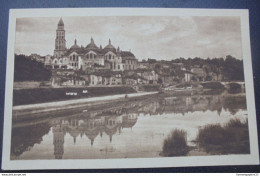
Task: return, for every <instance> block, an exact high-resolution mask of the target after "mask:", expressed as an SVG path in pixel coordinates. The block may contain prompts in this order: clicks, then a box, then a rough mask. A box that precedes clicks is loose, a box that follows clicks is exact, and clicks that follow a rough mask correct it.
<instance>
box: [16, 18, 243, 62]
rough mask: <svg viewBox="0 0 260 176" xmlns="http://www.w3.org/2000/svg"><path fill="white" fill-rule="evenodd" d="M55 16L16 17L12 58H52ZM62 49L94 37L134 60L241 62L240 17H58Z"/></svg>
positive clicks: (100, 42) (84, 42)
mask: <svg viewBox="0 0 260 176" xmlns="http://www.w3.org/2000/svg"><path fill="white" fill-rule="evenodd" d="M59 19H60V17H53V18H18V19H17V23H16V40H15V53H16V54H25V55H30V54H31V53H37V54H40V55H42V56H44V55H47V54H51V55H53V50H54V41H55V35H56V28H57V24H58V22H59ZM62 19H63V22H64V24H65V30H66V41H67V44H66V46H67V48H70V47H71V46H72V45H73V44H74V40H75V37H76V39H77V41H78V42H77V43H78V45H79V46H81V45H83V46H86V45H87V44H88V43H90V38H91V37H93V39H94V41H95V43H96V45H97V46H100V45H102V47H105V46H106V45H107V44H108V40H109V38H110V39H111V42H112V45H114V46H115V47H116V48H117V47H118V46H119V47H120V49H121V50H125V51H129V50H131V51H132V52H133V54H134V55H135V56H136V58H137V59H138V60H142V59H147V58H153V59H158V60H161V59H164V60H172V59H176V58H179V57H184V58H188V57H191V58H194V57H201V58H208V57H209V58H214V57H225V56H226V55H232V56H234V57H236V58H237V59H242V46H241V27H240V18H239V17H173V16H168V17H138V16H133V17H126V16H125V17H122V16H121V17H62Z"/></svg>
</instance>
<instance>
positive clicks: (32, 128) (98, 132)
mask: <svg viewBox="0 0 260 176" xmlns="http://www.w3.org/2000/svg"><path fill="white" fill-rule="evenodd" d="M241 109H242V110H245V109H246V97H245V96H244V95H242V96H241V95H232V96H230V95H229V94H226V93H222V94H220V95H193V96H179V97H175V96H165V95H157V96H154V97H153V96H151V97H149V98H145V99H142V100H134V101H126V102H123V103H118V104H111V106H108V107H104V106H102V107H100V108H96V109H95V110H89V111H86V112H85V111H83V110H81V111H80V112H79V111H78V112H77V111H76V110H74V111H70V112H68V113H67V114H66V116H64V115H63V116H61V117H56V116H55V119H56V120H51V121H49V122H48V123H40V124H38V125H31V124H30V125H27V126H26V125H25V126H22V127H14V126H13V128H12V140H11V156H12V157H13V158H14V159H15V158H17V157H19V156H20V155H21V154H22V153H24V152H25V151H28V150H31V148H33V146H34V144H36V143H38V144H40V143H41V141H42V138H43V136H44V135H46V134H48V132H49V130H50V129H51V132H52V133H53V146H54V156H55V158H56V159H62V157H63V154H64V143H65V142H66V141H65V136H66V134H69V136H71V141H72V143H74V144H76V143H77V140H78V138H81V137H83V136H86V137H87V139H88V140H89V145H90V146H93V145H95V140H96V139H97V137H98V136H100V137H101V138H102V137H103V136H104V135H107V136H108V137H109V142H110V143H112V142H113V140H116V139H113V138H115V137H114V136H115V135H120V134H122V133H124V129H126V128H129V129H132V128H133V127H134V126H135V125H136V123H137V120H138V117H139V116H140V114H142V115H149V116H152V115H162V114H173V116H174V114H177V113H181V114H183V115H185V114H186V113H189V112H195V111H202V112H204V111H208V110H209V111H212V112H213V111H215V112H217V114H218V115H219V116H220V114H221V112H222V111H228V112H230V113H231V114H232V115H235V114H236V113H237V112H238V111H239V110H241ZM75 112H76V113H75ZM46 118H47V117H46ZM57 119H58V120H57ZM103 139H106V138H103Z"/></svg>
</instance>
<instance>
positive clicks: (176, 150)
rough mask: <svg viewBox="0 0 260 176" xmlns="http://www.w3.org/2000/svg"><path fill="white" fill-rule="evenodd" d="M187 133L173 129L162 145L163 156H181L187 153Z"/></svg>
mask: <svg viewBox="0 0 260 176" xmlns="http://www.w3.org/2000/svg"><path fill="white" fill-rule="evenodd" d="M186 137H187V132H186V131H183V130H179V129H175V130H173V131H172V132H171V134H170V135H169V136H168V137H167V138H166V139H165V140H164V143H163V151H162V153H161V154H162V155H163V156H183V155H186V154H187V153H188V152H189V147H188V145H187V140H186Z"/></svg>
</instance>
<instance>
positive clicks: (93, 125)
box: [52, 111, 138, 159]
mask: <svg viewBox="0 0 260 176" xmlns="http://www.w3.org/2000/svg"><path fill="white" fill-rule="evenodd" d="M121 112H122V111H117V112H114V115H112V114H111V112H103V113H106V114H107V116H100V115H98V114H96V115H97V116H95V117H93V113H91V114H86V118H84V119H67V120H53V121H52V133H53V145H54V156H55V159H62V156H63V153H64V137H65V135H66V133H68V134H69V135H70V136H71V137H72V138H73V142H74V144H76V142H77V138H78V137H83V136H86V137H87V138H88V139H89V141H90V145H91V146H93V144H94V141H95V139H96V137H97V136H98V135H100V137H101V138H102V136H103V134H104V133H105V134H106V135H107V136H109V141H110V143H111V142H112V140H113V136H114V135H115V134H116V133H118V134H119V135H120V134H121V133H122V130H123V129H124V128H132V127H133V126H134V125H135V124H136V122H137V119H138V114H136V113H129V114H125V113H124V114H121V115H118V113H121ZM108 114H110V115H108ZM89 116H91V117H92V118H89ZM81 117H83V116H81Z"/></svg>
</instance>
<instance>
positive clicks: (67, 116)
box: [11, 92, 250, 160]
mask: <svg viewBox="0 0 260 176" xmlns="http://www.w3.org/2000/svg"><path fill="white" fill-rule="evenodd" d="M43 115H44V116H45V118H42V117H41V118H40V119H38V120H34V121H19V122H15V121H13V127H12V139H11V159H12V160H34V159H105V158H150V157H164V156H175V155H176V157H177V156H183V155H184V156H195V155H212V154H232V153H233V154H234V153H235V154H242V153H249V152H250V151H249V138H248V126H247V124H246V120H247V110H246V98H245V94H243V93H237V94H229V93H227V92H222V93H221V94H218V95H193V96H177V97H175V96H169V95H165V94H158V95H151V96H148V97H145V98H143V99H141V100H140V99H138V100H131V101H125V102H120V103H118V104H116V103H115V104H108V105H100V106H98V107H95V108H93V109H91V108H90V109H82V108H79V109H73V110H70V111H57V112H52V113H47V114H41V116H43ZM36 119H37V118H36ZM231 119H237V120H239V121H241V124H246V126H245V129H241V130H240V126H239V127H235V128H234V127H232V129H235V130H236V131H235V132H236V134H237V133H239V135H240V136H243V146H241V145H239V144H238V143H236V141H233V142H232V144H230V145H232V146H231V148H232V147H233V146H234V145H235V146H239V148H238V149H232V150H227V149H225V147H227V146H224V147H223V145H224V144H226V143H227V141H225V140H226V139H224V138H221V137H219V135H218V137H217V138H218V139H216V140H215V141H217V140H220V141H219V142H218V143H216V146H214V145H213V147H212V143H205V142H204V143H203V142H201V141H200V143H198V134H199V133H201V135H202V132H203V129H204V132H205V130H206V127H209V125H210V124H213V125H214V124H219V126H218V129H219V130H220V131H221V130H222V131H221V134H222V132H223V131H224V132H223V134H225V136H230V135H231V136H232V135H233V136H232V137H231V138H234V139H237V138H238V137H237V136H235V135H234V134H233V133H234V132H232V130H229V129H230V128H229V127H230V126H231V125H230V126H228V125H227V124H228V123H229V122H230V120H231ZM211 127H212V126H211ZM211 127H210V128H211ZM174 130H179V131H182V132H183V140H184V143H185V144H183V145H185V147H186V148H187V151H185V152H180V153H179V154H176V152H175V153H173V154H169V152H167V151H164V150H166V149H167V147H165V146H166V143H167V141H166V140H167V139H169V138H170V137H169V136H170V135H171V134H172V136H174V135H173V133H174ZM233 131H234V130H233ZM218 133H219V132H218ZM229 133H230V134H229ZM226 134H227V135H226ZM211 135H212V138H214V136H215V135H216V134H214V130H213V134H211ZM173 138H174V137H173ZM175 139H177V138H175ZM175 139H174V140H175ZM181 139H182V138H181ZM200 139H201V138H200ZM221 140H224V141H221ZM237 140H239V141H241V139H240V138H239V139H237ZM173 143H174V142H173ZM177 144H178V145H176V140H175V144H172V145H170V146H173V147H172V148H170V150H174V151H178V150H179V149H178V146H179V148H180V147H182V148H183V146H181V145H180V142H177ZM220 144H221V145H220ZM222 144H223V145H222ZM230 145H229V147H230ZM176 146H177V148H176ZM221 147H222V148H224V149H222V148H221ZM233 148H234V147H233ZM170 153H171V152H170ZM177 153H178V152H177ZM168 154H169V155H168Z"/></svg>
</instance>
